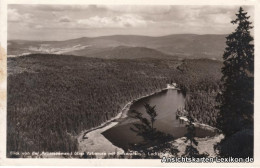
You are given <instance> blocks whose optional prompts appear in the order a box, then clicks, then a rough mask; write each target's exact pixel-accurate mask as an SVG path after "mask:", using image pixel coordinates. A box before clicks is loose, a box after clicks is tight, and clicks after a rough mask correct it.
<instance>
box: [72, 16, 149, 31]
mask: <svg viewBox="0 0 260 168" xmlns="http://www.w3.org/2000/svg"><path fill="white" fill-rule="evenodd" d="M77 23H78V24H81V25H86V26H87V27H90V28H124V27H145V26H147V25H148V24H151V23H153V21H149V20H144V19H143V18H142V17H141V16H139V15H131V14H125V15H121V16H111V17H100V16H94V17H90V18H88V19H80V20H78V21H77Z"/></svg>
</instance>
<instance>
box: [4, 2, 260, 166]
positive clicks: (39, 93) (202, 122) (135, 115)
mask: <svg viewBox="0 0 260 168" xmlns="http://www.w3.org/2000/svg"><path fill="white" fill-rule="evenodd" d="M6 10H7V11H6V12H7V32H6V34H7V50H6V55H7V58H6V60H7V61H6V62H7V71H6V73H7V75H6V76H7V90H6V102H7V105H6V150H5V154H4V155H5V156H6V158H8V159H9V160H10V159H11V160H23V159H38V160H42V159H48V160H51V159H81V160H83V159H86V160H95V159H120V160H125V159H128V160H133V159H139V160H140V159H141V160H147V159H156V160H158V163H161V164H167V163H204V162H205V163H253V162H254V159H256V158H255V157H256V156H255V155H254V152H255V148H254V147H255V143H256V142H255V141H254V138H255V134H254V130H255V127H254V122H255V120H254V116H255V113H257V111H255V110H254V104H255V103H254V102H255V101H254V100H255V98H254V95H255V94H254V92H255V87H254V86H255V84H254V74H255V73H254V72H255V66H254V65H255V47H254V44H255V40H254V39H255V31H256V29H255V15H256V13H255V6H254V5H244V4H242V5H239V4H238V5H225V4H222V5H210V4H209V5H174V4H119V5H118V4H99V3H98V4H95V3H92V4H65V3H64V4H35V3H34V4H17V3H15V4H8V5H7V9H6ZM101 161H102V160H101Z"/></svg>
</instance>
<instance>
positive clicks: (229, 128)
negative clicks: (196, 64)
mask: <svg viewBox="0 0 260 168" xmlns="http://www.w3.org/2000/svg"><path fill="white" fill-rule="evenodd" d="M236 16H237V18H236V19H235V20H233V21H231V23H232V24H235V25H237V28H236V29H235V32H233V33H231V34H230V35H228V36H227V37H226V39H227V40H226V45H227V47H226V50H225V52H224V55H223V59H224V66H223V68H222V73H223V76H222V79H221V81H222V91H221V92H220V93H219V94H218V96H217V101H218V102H219V106H218V108H219V115H218V119H217V127H218V128H219V129H221V130H222V131H223V133H224V134H225V136H226V137H228V136H231V135H232V134H234V133H236V132H238V131H240V130H242V129H243V128H248V127H251V128H252V126H253V110H254V109H253V106H254V105H253V104H254V103H253V101H254V100H253V97H254V76H253V75H254V45H253V44H252V43H253V42H252V41H253V37H252V36H251V35H250V29H252V28H253V27H252V26H251V24H252V23H251V22H250V21H249V18H250V17H249V16H247V12H244V10H243V9H242V7H240V9H239V12H238V14H236Z"/></svg>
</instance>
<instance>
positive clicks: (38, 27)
mask: <svg viewBox="0 0 260 168" xmlns="http://www.w3.org/2000/svg"><path fill="white" fill-rule="evenodd" d="M34 28H35V29H42V28H43V26H42V25H35V26H34Z"/></svg>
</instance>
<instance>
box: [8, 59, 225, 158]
mask: <svg viewBox="0 0 260 168" xmlns="http://www.w3.org/2000/svg"><path fill="white" fill-rule="evenodd" d="M220 66H221V63H220V62H217V61H212V60H186V61H184V62H183V63H181V64H180V61H178V60H158V59H155V60H154V59H140V60H103V59H95V58H84V57H75V56H68V55H46V54H44V55H43V54H34V55H29V56H23V57H18V58H8V69H9V71H8V72H10V73H9V74H8V89H7V91H8V107H7V124H8V125H7V155H8V156H9V157H11V156H10V155H9V152H10V151H21V152H22V151H49V152H51V151H64V152H65V151H66V152H68V151H72V152H73V151H76V150H77V139H76V138H77V135H78V134H79V133H80V132H81V131H83V130H85V129H89V128H92V127H95V126H98V125H100V124H101V123H102V122H104V121H106V120H108V119H109V118H111V117H114V116H115V115H117V114H118V112H119V111H120V110H121V108H122V107H123V106H124V105H125V104H126V103H127V102H129V101H130V100H132V99H135V98H137V97H140V96H142V95H145V94H148V93H151V92H154V91H155V90H159V89H162V88H165V87H166V83H168V82H169V81H170V80H171V79H173V80H174V81H175V82H176V83H178V84H180V86H181V88H182V89H183V90H184V91H186V92H187V95H188V96H189V97H190V98H189V99H188V101H187V104H188V105H187V108H188V109H187V110H192V111H193V114H194V117H198V118H199V116H202V118H201V119H200V120H201V121H205V122H213V121H211V119H207V120H206V118H207V117H209V116H207V117H205V115H208V114H210V113H211V112H212V111H210V110H207V112H204V111H205V108H206V107H207V105H209V102H210V103H212V104H214V102H213V101H212V102H211V100H209V101H208V102H207V101H201V102H200V104H197V103H192V102H194V101H191V100H195V101H197V100H198V99H200V98H203V99H202V100H204V97H205V99H208V97H212V95H213V94H215V91H216V90H217V89H218V86H217V85H218V80H219V76H218V73H220V72H219V71H220V68H219V67H220ZM176 67H178V68H176ZM205 88H206V89H205ZM204 92H205V93H207V94H204ZM199 110H201V111H199ZM212 115H213V114H212ZM213 116H214V115H213ZM208 120H209V121H208Z"/></svg>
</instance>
